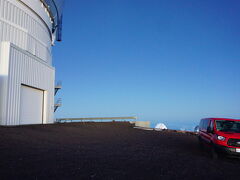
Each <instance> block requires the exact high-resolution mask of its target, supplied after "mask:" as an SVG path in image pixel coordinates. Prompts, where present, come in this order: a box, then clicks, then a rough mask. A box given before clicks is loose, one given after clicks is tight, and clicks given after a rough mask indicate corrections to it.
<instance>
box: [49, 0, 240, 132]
mask: <svg viewBox="0 0 240 180" xmlns="http://www.w3.org/2000/svg"><path fill="white" fill-rule="evenodd" d="M239 9H240V1H239V0H101V1H99V0H91V1H89V0H72V1H68V0H66V3H65V9H64V19H63V41H62V42H61V43H56V46H55V47H54V48H53V53H54V55H53V58H54V66H55V67H56V80H62V82H63V89H62V90H61V92H60V93H59V94H58V97H61V98H62V102H63V106H62V107H61V108H60V109H59V110H58V112H57V113H56V117H95V116H126V115H127V116H129V115H130V116H131V115H136V116H138V117H139V120H150V121H151V122H152V125H154V124H155V123H157V122H164V123H166V124H167V125H169V126H170V127H173V126H176V127H178V128H181V127H192V126H194V125H195V124H197V123H198V121H199V119H200V118H203V117H229V118H240V70H239V69H240V10H239Z"/></svg>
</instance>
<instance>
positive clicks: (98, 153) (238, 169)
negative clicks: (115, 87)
mask: <svg viewBox="0 0 240 180" xmlns="http://www.w3.org/2000/svg"><path fill="white" fill-rule="evenodd" d="M239 173H240V159H228V158H222V159H219V160H213V159H212V158H211V157H210V155H209V154H207V153H206V152H203V151H201V150H199V148H198V142H197V138H196V137H195V136H193V135H188V134H182V133H176V132H157V131H144V130H139V129H134V128H132V127H131V125H130V124H128V123H123V122H122V123H118V122H111V123H71V124H54V125H36V126H21V127H11V128H6V127H0V179H1V180H4V179H11V180H12V179H24V180H25V179H38V180H39V179H147V180H150V179H191V180H192V179H239V178H240V175H239Z"/></svg>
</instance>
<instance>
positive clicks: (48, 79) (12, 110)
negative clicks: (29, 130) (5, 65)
mask: <svg viewBox="0 0 240 180" xmlns="http://www.w3.org/2000/svg"><path fill="white" fill-rule="evenodd" d="M6 46H9V48H10V57H9V72H8V80H7V81H8V82H7V92H6V94H7V98H6V102H5V104H6V109H7V111H6V114H5V117H2V120H3V121H4V122H2V125H19V123H20V119H19V117H20V90H21V84H25V85H28V86H31V87H36V88H39V89H42V90H44V93H45V94H44V95H46V98H47V99H46V102H47V103H46V104H45V106H44V112H45V114H44V117H45V118H44V123H52V122H53V108H54V99H53V98H54V73H55V72H54V69H53V68H52V67H51V66H48V65H47V64H46V63H43V62H42V60H41V59H39V58H37V57H35V56H33V55H31V54H30V53H27V52H26V51H23V50H21V49H20V48H18V47H16V46H15V45H13V44H11V45H9V43H2V48H5V49H6ZM3 104H4V103H3Z"/></svg>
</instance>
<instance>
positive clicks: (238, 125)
mask: <svg viewBox="0 0 240 180" xmlns="http://www.w3.org/2000/svg"><path fill="white" fill-rule="evenodd" d="M216 128H217V131H222V132H232V133H240V121H224V120H216Z"/></svg>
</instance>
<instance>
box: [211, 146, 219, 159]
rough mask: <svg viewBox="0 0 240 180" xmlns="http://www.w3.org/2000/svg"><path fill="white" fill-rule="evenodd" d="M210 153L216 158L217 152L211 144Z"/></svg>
mask: <svg viewBox="0 0 240 180" xmlns="http://www.w3.org/2000/svg"><path fill="white" fill-rule="evenodd" d="M211 155H212V158H213V159H218V153H217V151H216V149H215V147H214V145H211Z"/></svg>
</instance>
